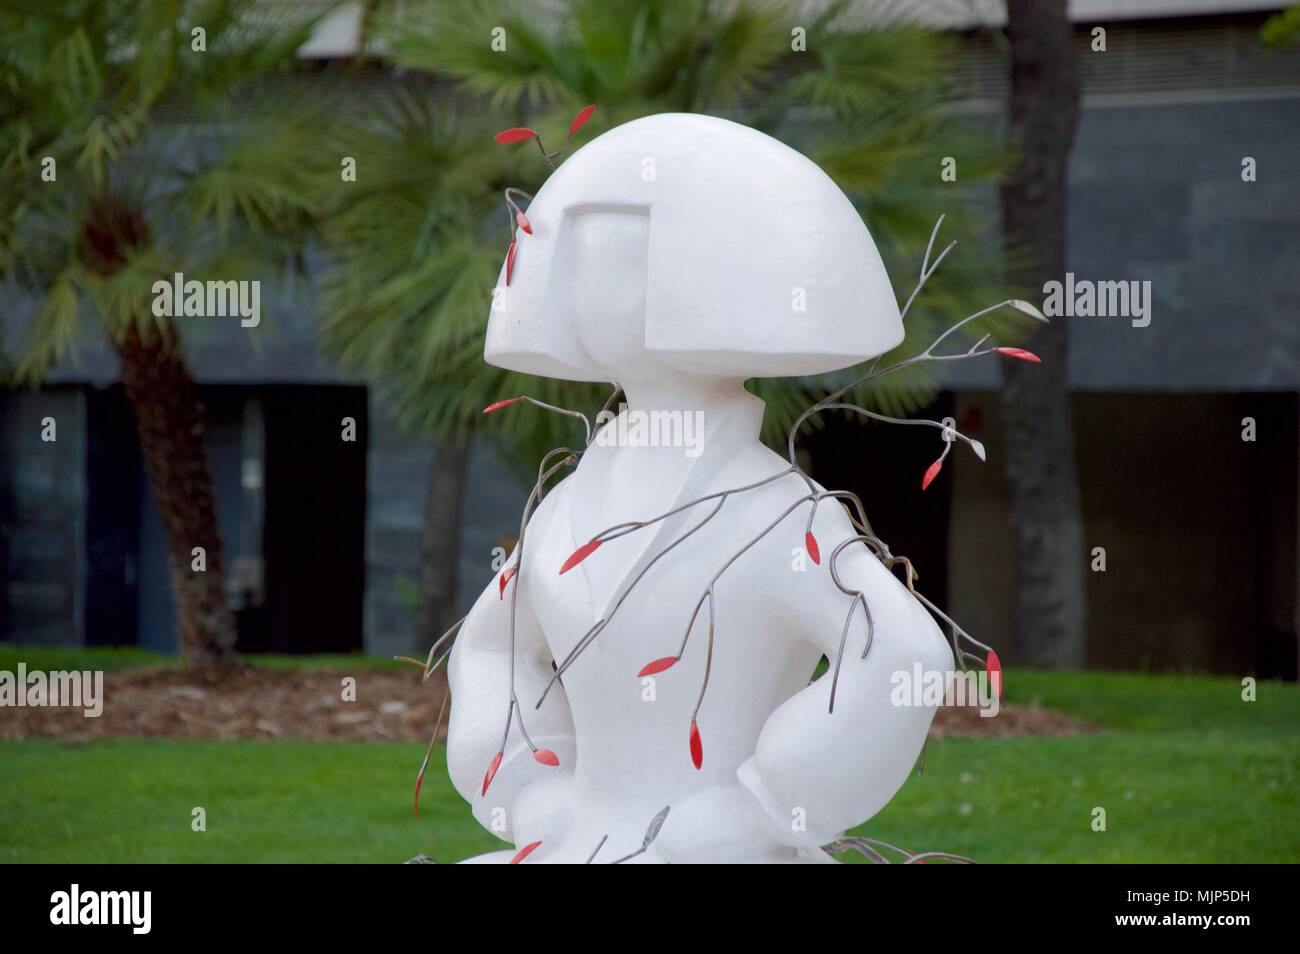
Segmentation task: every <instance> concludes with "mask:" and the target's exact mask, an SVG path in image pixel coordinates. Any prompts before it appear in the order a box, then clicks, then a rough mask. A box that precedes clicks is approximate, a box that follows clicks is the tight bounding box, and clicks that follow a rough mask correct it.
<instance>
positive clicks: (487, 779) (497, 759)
mask: <svg viewBox="0 0 1300 954" xmlns="http://www.w3.org/2000/svg"><path fill="white" fill-rule="evenodd" d="M503 754H504V753H502V752H498V753H497V754H496V755H494V756H492V764H491V765H489V766H488V770H487V774H486V775H484V776H483V794H484V795H486V794H487V790H488V786H489V785H491V784H492V779H494V778H495V777H496V774H497V769H499V768H500V767H501V756H502V755H503Z"/></svg>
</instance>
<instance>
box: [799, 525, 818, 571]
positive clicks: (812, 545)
mask: <svg viewBox="0 0 1300 954" xmlns="http://www.w3.org/2000/svg"><path fill="white" fill-rule="evenodd" d="M803 548H804V549H805V550H807V551H808V556H809V557H811V558H812V561H813V562H814V563H816V564H817V565H818V566H821V562H822V551H821V550H819V549H818V548H817V538H816V537H814V536H813V535H812V531H811V530H809V531H808V532H807V533H805V534H804V535H803Z"/></svg>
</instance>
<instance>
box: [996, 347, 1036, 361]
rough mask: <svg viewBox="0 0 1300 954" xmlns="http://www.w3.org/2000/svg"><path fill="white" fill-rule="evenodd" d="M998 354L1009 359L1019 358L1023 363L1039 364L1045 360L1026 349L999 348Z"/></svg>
mask: <svg viewBox="0 0 1300 954" xmlns="http://www.w3.org/2000/svg"><path fill="white" fill-rule="evenodd" d="M996 350H997V353H998V354H1005V355H1006V356H1007V357H1008V358H1019V359H1020V360H1021V361H1032V362H1033V363H1034V364H1038V363H1039V362H1041V361H1042V360H1043V359H1042V358H1040V357H1039V356H1038V355H1036V354H1034V353H1033V352H1032V351H1026V350H1025V349H1024V348H997V349H996Z"/></svg>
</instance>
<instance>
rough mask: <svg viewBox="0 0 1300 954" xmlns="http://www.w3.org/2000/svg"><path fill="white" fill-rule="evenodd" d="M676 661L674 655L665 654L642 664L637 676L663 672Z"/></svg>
mask: <svg viewBox="0 0 1300 954" xmlns="http://www.w3.org/2000/svg"><path fill="white" fill-rule="evenodd" d="M676 662H677V657H676V656H665V657H664V658H663V659H656V660H655V661H654V662H648V663H646V664H645V665H644V666H642V667H641V671H640V672H639V673H637V676H638V677H640V676H653V675H654V674H655V673H658V672H663V671H664V670H665V669H668V668H670V667H672V666H673V665H675V664H676Z"/></svg>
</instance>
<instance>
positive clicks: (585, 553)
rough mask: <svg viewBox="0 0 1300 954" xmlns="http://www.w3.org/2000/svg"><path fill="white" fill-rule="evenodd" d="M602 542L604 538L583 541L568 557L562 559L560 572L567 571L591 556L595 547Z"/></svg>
mask: <svg viewBox="0 0 1300 954" xmlns="http://www.w3.org/2000/svg"><path fill="white" fill-rule="evenodd" d="M604 542H605V541H604V540H592V541H591V542H590V543H584V544H583V545H582V546H580V547H578V549H576V550H574V551H573V552H572V553H571V554H569V558H568V559H567V560H565V561H564V566H562V567H560V572H561V573H568V572H569V571H570V570H572V569H573V568H574V567H575V566H577V565H578V564H579V563H581V562H582V561H583V560H585V559H587V557H589V556H591V555H592V553H594V552H595V551H596V547H598V546H600V545H601V544H602V543H604Z"/></svg>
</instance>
